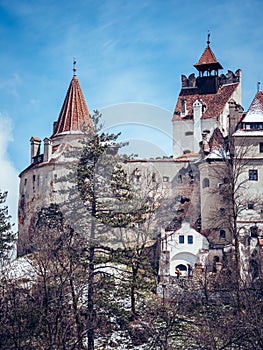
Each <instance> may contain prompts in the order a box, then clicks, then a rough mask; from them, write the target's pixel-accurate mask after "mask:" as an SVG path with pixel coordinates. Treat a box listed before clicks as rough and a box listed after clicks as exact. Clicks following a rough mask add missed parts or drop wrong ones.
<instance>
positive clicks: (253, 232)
mask: <svg viewBox="0 0 263 350" xmlns="http://www.w3.org/2000/svg"><path fill="white" fill-rule="evenodd" d="M250 234H251V237H252V238H257V236H258V227H257V226H252V227H250Z"/></svg>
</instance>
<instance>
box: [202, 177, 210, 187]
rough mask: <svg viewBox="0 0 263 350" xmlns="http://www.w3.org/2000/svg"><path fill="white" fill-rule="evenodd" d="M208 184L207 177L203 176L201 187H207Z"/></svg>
mask: <svg viewBox="0 0 263 350" xmlns="http://www.w3.org/2000/svg"><path fill="white" fill-rule="evenodd" d="M209 186H210V182H209V179H208V178H207V177H205V178H204V179H203V188H206V187H209Z"/></svg>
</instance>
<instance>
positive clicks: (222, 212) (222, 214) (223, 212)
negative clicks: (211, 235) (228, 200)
mask: <svg viewBox="0 0 263 350" xmlns="http://www.w3.org/2000/svg"><path fill="white" fill-rule="evenodd" d="M225 213H226V211H225V208H220V209H219V214H220V216H225Z"/></svg>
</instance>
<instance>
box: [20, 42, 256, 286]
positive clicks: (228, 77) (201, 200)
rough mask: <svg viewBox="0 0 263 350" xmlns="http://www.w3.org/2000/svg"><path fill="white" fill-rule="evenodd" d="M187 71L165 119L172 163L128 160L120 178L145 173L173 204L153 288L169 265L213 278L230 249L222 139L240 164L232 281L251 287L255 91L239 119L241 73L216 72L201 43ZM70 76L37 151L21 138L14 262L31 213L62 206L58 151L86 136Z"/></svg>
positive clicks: (62, 155)
mask: <svg viewBox="0 0 263 350" xmlns="http://www.w3.org/2000/svg"><path fill="white" fill-rule="evenodd" d="M194 67H195V68H196V69H197V71H198V77H196V76H195V74H191V75H190V76H189V77H187V76H185V75H182V79H181V81H182V86H181V91H180V93H179V96H178V99H177V102H176V106H175V109H174V113H173V117H172V126H173V157H172V158H163V159H146V160H145V159H141V160H140V159H134V160H131V161H130V162H128V164H127V165H126V167H127V171H128V172H129V174H131V175H132V176H134V177H135V178H136V180H137V182H138V183H140V182H141V181H142V182H143V177H144V176H146V175H145V174H146V173H147V172H149V171H150V172H151V173H152V174H153V175H154V176H153V177H154V181H158V182H159V183H160V184H161V190H162V193H163V194H164V195H165V196H167V197H168V198H170V199H171V200H172V202H173V205H172V206H171V208H170V211H169V215H168V212H167V217H168V216H169V217H171V220H170V221H169V222H167V224H166V225H165V226H163V227H156V228H155V232H156V236H159V241H160V251H159V261H160V264H159V265H160V271H159V275H160V280H161V281H163V282H165V283H166V282H168V283H169V281H170V279H172V278H174V277H175V270H176V268H178V267H179V268H180V269H181V271H182V272H183V274H187V273H189V272H190V270H191V271H192V269H193V268H194V267H195V268H200V269H204V268H206V269H207V271H211V272H216V271H219V270H220V268H221V267H222V264H223V262H224V259H225V258H226V257H227V255H228V253H229V252H230V251H231V249H232V248H233V232H232V231H231V228H230V226H229V222H230V221H231V218H230V219H229V216H230V214H231V215H232V211H231V210H232V207H231V203H230V202H231V198H229V197H228V194H230V193H231V191H230V187H229V186H230V185H229V184H230V182H231V181H230V178H229V177H231V178H232V175H231V174H229V172H227V169H226V166H225V162H224V157H228V156H229V154H230V153H231V152H233V150H231V147H230V149H224V147H223V145H224V143H225V140H226V139H230V138H231V139H232V140H234V147H235V153H236V154H239V155H238V156H237V157H236V159H237V161H238V160H240V163H242V168H240V169H239V173H238V176H236V177H237V179H236V181H235V186H236V187H235V188H234V189H232V192H233V191H234V193H236V194H237V195H238V196H239V197H238V200H239V203H240V208H239V209H240V210H239V211H238V213H237V217H236V223H237V225H238V230H239V232H240V246H239V249H240V254H241V256H242V273H243V275H244V277H245V278H252V279H255V278H257V277H258V276H259V275H260V274H261V273H262V269H261V264H260V262H261V254H262V252H261V247H262V246H263V233H262V232H263V231H262V229H263V214H262V212H263V210H262V209H261V208H262V205H261V203H260V200H261V198H262V191H263V187H262V182H261V181H262V179H263V93H262V92H261V91H260V90H259V91H258V92H257V94H256V96H255V98H254V100H253V101H252V104H251V106H250V107H249V110H248V111H247V113H244V111H243V108H242V101H241V96H242V74H241V70H240V69H238V70H236V71H235V73H234V72H232V71H230V70H228V72H227V73H226V74H219V71H220V70H222V69H223V67H222V66H221V64H220V63H219V62H218V60H217V59H216V57H215V55H214V53H213V51H212V49H211V47H210V41H209V37H208V41H207V46H206V48H205V50H204V52H203V53H202V55H201V57H200V59H199V61H198V62H197V63H196V64H195V65H194ZM75 73H76V72H75V68H74V76H73V78H72V80H71V82H70V85H69V88H68V91H67V94H66V97H65V100H64V103H63V106H62V109H61V112H60V114H59V117H58V120H57V122H55V123H54V128H53V134H52V135H51V136H50V137H47V138H45V139H44V151H43V153H42V152H41V140H40V139H39V138H37V137H32V138H31V140H30V142H31V164H30V165H29V166H28V167H27V168H26V169H25V170H24V171H22V173H21V174H20V196H19V208H18V214H19V222H18V225H19V240H18V255H23V254H25V253H27V252H29V251H30V240H31V237H32V235H33V226H34V225H33V224H34V220H35V214H36V212H37V211H38V210H39V209H40V208H41V207H44V206H48V205H50V204H51V203H61V202H62V201H63V200H64V198H63V195H62V194H61V191H59V188H60V186H62V185H61V183H60V182H57V181H56V180H57V179H58V178H60V177H62V176H63V175H64V174H65V167H66V165H67V164H68V162H70V161H74V159H69V158H68V157H67V156H66V153H68V152H69V151H70V149H74V147H78V145H79V140H81V139H82V138H83V136H84V134H83V129H84V128H86V129H89V130H92V129H93V125H92V121H91V118H90V114H89V111H88V108H87V105H86V102H85V99H84V96H83V93H82V90H81V87H80V84H79V81H78V79H77V76H76V74H75ZM232 169H233V168H232ZM236 171H237V169H236ZM232 182H233V181H232ZM238 191H239V192H238ZM240 192H241V193H240ZM241 197H242V198H241ZM241 199H242V200H241ZM241 209H242V210H241Z"/></svg>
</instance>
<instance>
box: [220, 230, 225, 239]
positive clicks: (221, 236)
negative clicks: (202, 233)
mask: <svg viewBox="0 0 263 350" xmlns="http://www.w3.org/2000/svg"><path fill="white" fill-rule="evenodd" d="M219 238H220V239H225V238H226V231H225V230H220V231H219Z"/></svg>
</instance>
